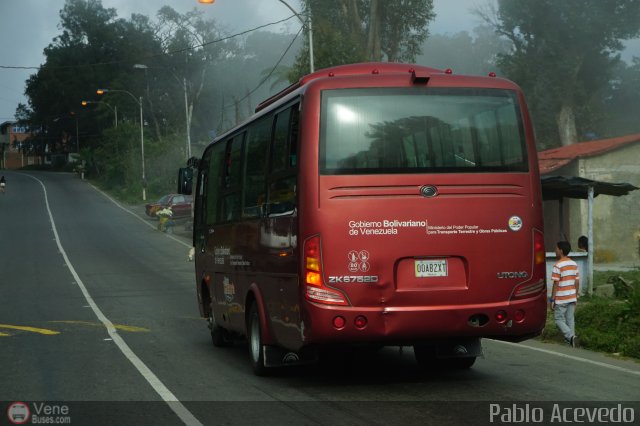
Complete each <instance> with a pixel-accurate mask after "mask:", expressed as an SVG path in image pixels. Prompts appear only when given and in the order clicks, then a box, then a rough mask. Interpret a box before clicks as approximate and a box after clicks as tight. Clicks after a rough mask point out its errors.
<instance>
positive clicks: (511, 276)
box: [496, 271, 529, 279]
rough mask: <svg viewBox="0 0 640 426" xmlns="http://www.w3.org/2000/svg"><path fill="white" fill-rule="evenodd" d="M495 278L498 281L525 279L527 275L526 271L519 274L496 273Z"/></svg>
mask: <svg viewBox="0 0 640 426" xmlns="http://www.w3.org/2000/svg"><path fill="white" fill-rule="evenodd" d="M496 275H497V277H498V278H500V279H504V278H527V277H528V276H529V274H528V273H527V272H526V271H520V272H498V273H497V274H496Z"/></svg>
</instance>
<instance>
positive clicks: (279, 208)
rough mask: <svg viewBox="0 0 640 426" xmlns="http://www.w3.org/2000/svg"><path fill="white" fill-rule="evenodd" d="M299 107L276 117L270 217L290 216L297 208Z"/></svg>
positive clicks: (269, 203) (294, 107)
mask: <svg viewBox="0 0 640 426" xmlns="http://www.w3.org/2000/svg"><path fill="white" fill-rule="evenodd" d="M298 109H299V104H295V105H292V106H291V107H289V108H287V109H286V110H284V111H281V112H280V113H278V114H277V115H276V123H275V126H274V136H273V145H272V149H271V173H270V175H269V193H268V205H267V214H268V215H269V216H278V215H284V214H291V213H292V212H293V211H294V209H295V206H296V187H297V178H296V169H297V163H298V156H297V148H298V118H299V111H298Z"/></svg>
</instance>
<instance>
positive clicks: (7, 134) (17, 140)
mask: <svg viewBox="0 0 640 426" xmlns="http://www.w3.org/2000/svg"><path fill="white" fill-rule="evenodd" d="M32 134H33V133H32V132H31V131H30V130H29V129H28V128H27V127H25V126H22V125H21V124H19V123H17V122H15V121H5V122H3V123H2V124H0V168H3V169H19V168H21V167H24V166H29V165H33V164H41V162H42V158H41V156H39V155H36V153H35V152H32V151H31V150H29V149H26V146H24V145H23V144H24V143H25V141H26V140H27V139H28V138H29V137H30V136H32Z"/></svg>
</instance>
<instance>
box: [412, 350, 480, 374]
mask: <svg viewBox="0 0 640 426" xmlns="http://www.w3.org/2000/svg"><path fill="white" fill-rule="evenodd" d="M413 353H414V355H415V357H416V361H417V362H418V365H420V367H422V368H424V369H427V370H432V371H433V370H438V369H441V368H446V369H451V370H466V369H468V368H471V366H473V364H474V363H475V362H476V357H475V356H469V357H453V358H438V357H437V356H436V347H435V346H434V345H428V344H426V345H414V346H413Z"/></svg>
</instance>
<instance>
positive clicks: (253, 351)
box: [247, 303, 267, 376]
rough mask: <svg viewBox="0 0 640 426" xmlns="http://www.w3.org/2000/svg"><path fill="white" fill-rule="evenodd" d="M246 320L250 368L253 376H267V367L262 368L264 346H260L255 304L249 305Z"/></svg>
mask: <svg viewBox="0 0 640 426" xmlns="http://www.w3.org/2000/svg"><path fill="white" fill-rule="evenodd" d="M248 319H249V323H248V327H247V338H248V340H249V356H250V359H251V367H252V368H253V372H254V374H255V375H257V376H264V375H266V374H267V367H265V366H264V345H263V344H262V332H261V331H260V325H261V324H260V315H259V314H258V306H257V305H256V303H252V304H251V309H250V310H249V317H248Z"/></svg>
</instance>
